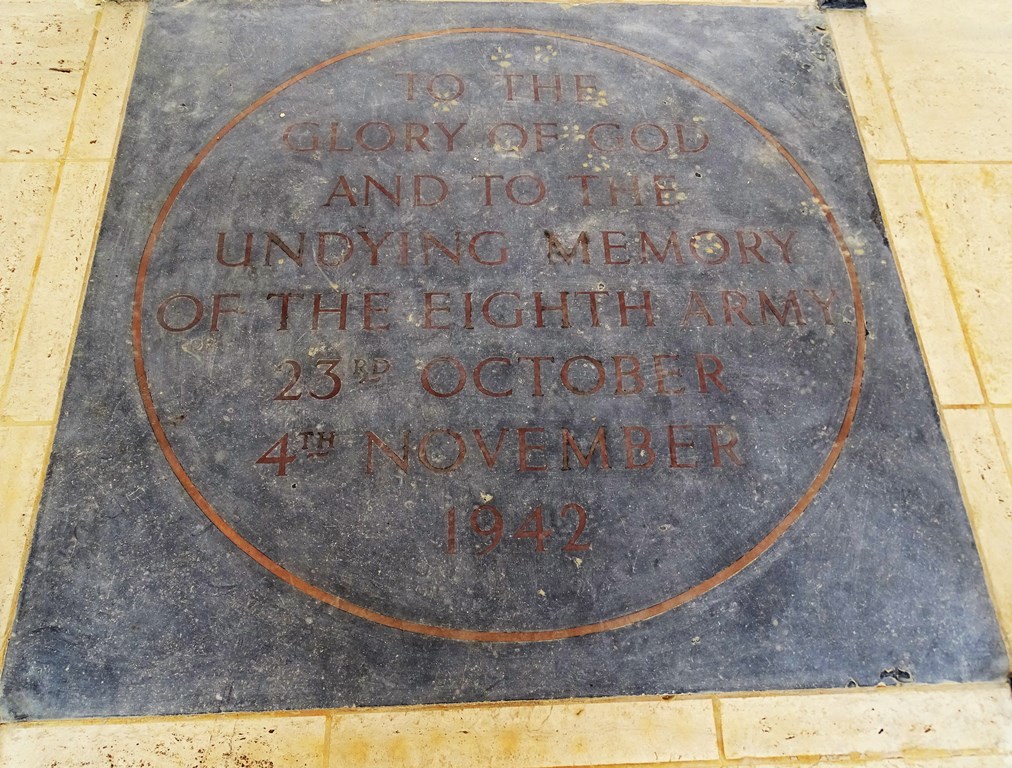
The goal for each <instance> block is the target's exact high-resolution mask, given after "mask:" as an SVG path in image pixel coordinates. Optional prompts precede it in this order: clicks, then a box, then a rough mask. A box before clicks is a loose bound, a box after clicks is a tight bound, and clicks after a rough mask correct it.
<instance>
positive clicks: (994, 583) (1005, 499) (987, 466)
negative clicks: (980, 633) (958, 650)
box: [942, 409, 1012, 649]
mask: <svg viewBox="0 0 1012 768" xmlns="http://www.w3.org/2000/svg"><path fill="white" fill-rule="evenodd" d="M942 418H943V421H944V423H945V427H946V432H947V434H948V438H949V446H950V448H951V449H952V454H953V458H954V459H955V464H956V470H957V471H958V473H959V479H960V484H961V485H962V487H963V493H964V495H965V497H966V503H967V506H968V508H969V514H970V520H971V521H972V523H973V531H974V536H975V538H976V540H977V550H978V551H979V552H980V558H981V560H982V561H983V564H984V573H985V576H986V577H987V582H988V587H989V588H990V590H991V602H992V603H993V604H994V607H995V612H996V613H997V614H998V621H999V623H1000V624H1001V627H1002V633H1003V634H1004V636H1005V647H1006V648H1010V649H1012V478H1010V477H1009V474H1008V467H1007V465H1006V464H1005V461H1004V459H1003V457H1002V452H1001V449H1000V447H999V445H998V441H997V438H996V435H995V434H994V431H993V430H992V428H991V419H990V416H989V415H988V412H987V411H986V410H985V409H966V410H963V409H959V410H944V411H943V412H942ZM999 423H1001V422H999ZM1003 431H1004V429H1003ZM1009 437H1012V435H1009V433H1008V432H1005V439H1006V440H1008V438H1009Z"/></svg>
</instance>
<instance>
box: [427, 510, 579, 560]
mask: <svg viewBox="0 0 1012 768" xmlns="http://www.w3.org/2000/svg"><path fill="white" fill-rule="evenodd" d="M461 517H462V518H464V517H465V516H464V515H461ZM465 519H466V522H465V521H464V520H461V521H460V523H461V524H462V527H463V525H466V526H467V527H468V528H469V529H470V532H471V533H472V534H474V536H476V537H478V541H479V544H481V546H479V547H478V549H477V550H476V551H477V554H479V555H487V554H488V553H489V552H491V551H492V550H493V549H495V548H496V547H497V546H499V544H500V542H502V540H503V537H504V536H506V535H507V534H506V520H505V518H504V517H503V514H502V512H500V511H499V510H498V509H497V508H496V507H494V506H492V505H491V504H481V505H479V506H476V507H474V509H472V510H471V512H470V514H468V515H466V518H465ZM559 522H560V524H568V525H567V528H569V529H570V530H567V531H566V532H564V533H562V535H563V536H565V535H566V534H567V533H568V534H570V535H569V538H568V539H567V540H566V543H565V544H563V545H562V547H561V550H562V551H563V552H585V551H587V550H588V549H590V544H589V543H588V542H586V541H584V540H582V537H583V536H584V533H585V531H586V528H587V510H586V509H584V508H583V507H582V506H581V505H579V504H576V503H569V504H565V505H564V506H563V507H562V509H561V510H560V511H559ZM457 526H458V519H457V508H456V507H450V508H449V509H448V510H446V552H447V554H449V555H455V554H457V548H458V545H459V544H460V540H461V538H463V536H460V535H458V533H457ZM555 535H556V531H554V530H552V529H550V528H546V527H545V515H544V511H543V509H542V507H541V505H538V506H536V507H535V508H534V509H532V510H531V512H530V513H529V514H528V515H527V516H526V517H525V518H524V519H523V520H522V521H521V522H520V525H519V526H518V527H517V528H516V530H514V531H513V533H512V534H511V535H510V536H511V538H514V539H529V540H531V541H533V542H534V551H535V552H545V551H547V549H548V547H547V546H546V544H545V542H546V541H547V540H548V539H550V538H551V537H553V536H555ZM464 536H466V534H464Z"/></svg>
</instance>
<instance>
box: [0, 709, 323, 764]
mask: <svg viewBox="0 0 1012 768" xmlns="http://www.w3.org/2000/svg"><path fill="white" fill-rule="evenodd" d="M325 729H326V720H325V719H324V718H323V717H284V716H276V717H233V716H221V717H217V718H208V717H201V718H173V719H169V718H166V719H163V720H153V721H141V722H108V721H106V722H104V723H103V722H96V723H87V724H80V723H74V724H42V725H14V726H5V727H3V728H2V730H0V766H2V768H15V766H16V767H17V768H326V763H325V762H324V760H325V757H324V752H325V750H324V740H325Z"/></svg>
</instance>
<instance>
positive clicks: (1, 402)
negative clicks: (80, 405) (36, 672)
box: [0, 8, 102, 661]
mask: <svg viewBox="0 0 1012 768" xmlns="http://www.w3.org/2000/svg"><path fill="white" fill-rule="evenodd" d="M101 19H102V9H101V8H99V9H98V12H97V13H96V14H95V19H94V21H93V22H92V29H91V40H90V42H89V43H88V53H87V57H86V58H85V60H84V67H82V68H81V82H80V83H79V84H78V88H77V96H76V97H75V100H74V109H73V111H71V113H70V125H69V126H68V127H67V137H66V139H64V141H63V151H62V152H61V153H60V157H59V158H58V160H57V161H56V162H57V163H58V166H57V169H56V180H55V181H54V182H53V193H52V197H51V199H50V202H49V210H48V211H47V212H46V220H45V224H44V229H43V233H42V239H41V242H40V243H39V248H38V252H37V253H36V255H35V264H34V266H33V267H32V277H31V279H30V280H29V281H28V290H27V291H26V292H25V297H26V298H25V306H24V307H23V309H22V310H21V317H20V319H19V320H18V326H17V327H18V330H17V333H16V334H15V336H14V346H13V347H12V348H11V359H10V361H9V362H8V364H7V370H6V373H5V376H4V378H3V380H0V414H2V413H3V409H4V408H6V405H7V395H8V393H9V391H10V386H11V381H12V380H13V378H14V368H15V362H16V361H17V359H18V348H19V347H20V346H21V337H22V334H23V333H24V330H25V322H26V321H27V319H28V310H29V308H30V307H31V304H32V296H33V295H34V293H35V282H36V279H37V278H38V275H39V269H40V267H41V265H42V256H43V254H44V253H45V251H46V245H47V244H48V242H49V235H50V230H51V228H52V224H53V217H54V214H55V211H56V200H57V197H58V196H59V194H60V186H61V183H62V181H63V171H64V168H65V167H66V164H67V155H68V154H69V152H70V144H71V141H72V140H73V138H74V124H75V123H76V122H77V113H78V111H79V110H80V108H81V100H82V96H83V95H84V90H85V85H86V84H87V82H88V72H89V71H90V69H91V57H92V54H94V52H95V43H96V42H97V40H98V24H99V21H101ZM19 583H20V582H19ZM0 661H2V659H0Z"/></svg>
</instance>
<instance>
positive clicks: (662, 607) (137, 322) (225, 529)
mask: <svg viewBox="0 0 1012 768" xmlns="http://www.w3.org/2000/svg"><path fill="white" fill-rule="evenodd" d="M470 34H515V35H532V36H542V37H550V38H555V39H557V40H567V41H570V42H576V43H582V44H585V45H591V46H594V47H597V48H603V49H605V50H609V51H612V52H615V53H620V54H623V55H626V56H630V57H632V58H634V59H637V60H638V61H641V62H644V63H646V64H649V65H651V66H654V67H657V68H659V69H661V70H662V71H664V72H667V73H668V74H670V75H674V76H675V77H679V78H681V79H682V80H684V81H685V82H687V83H689V84H690V85H692V86H694V87H695V88H698V89H699V90H701V91H703V92H704V93H705V94H707V95H708V96H710V97H711V98H713V99H714V100H715V101H717V102H718V103H719V104H721V105H722V106H724V107H726V108H727V109H729V110H730V111H731V112H733V113H734V114H736V115H737V116H738V117H740V118H741V119H742V120H744V121H745V122H746V123H748V124H749V125H750V126H751V127H752V128H753V129H755V130H756V131H757V132H758V133H759V135H760V136H761V137H762V138H763V139H764V140H765V141H766V142H768V143H769V144H770V145H771V146H773V147H774V148H775V149H776V150H777V152H778V153H779V154H780V155H781V156H782V157H783V158H784V159H785V160H787V162H788V164H789V165H790V166H791V168H792V169H793V170H794V172H795V173H796V174H797V175H798V176H799V177H800V178H801V180H802V181H803V182H804V184H805V186H807V187H808V189H809V191H810V192H811V193H812V197H814V198H815V199H816V200H817V201H818V203H819V207H820V210H821V211H822V212H823V214H824V216H825V218H826V222H827V223H828V225H829V228H830V230H831V231H832V233H833V236H834V237H835V238H836V241H837V245H838V246H839V248H840V253H841V255H842V256H843V260H844V263H845V265H846V268H847V276H848V278H849V280H850V286H851V295H852V296H853V299H854V313H855V315H854V327H855V331H856V341H857V346H856V350H855V361H854V377H853V379H852V383H851V389H850V396H849V398H848V401H847V410H846V412H845V414H844V418H843V421H842V423H841V425H840V429H839V431H838V432H837V435H836V439H835V440H834V442H833V445H832V447H831V448H830V450H829V453H828V454H827V456H826V459H825V460H824V461H823V463H822V465H821V467H820V468H819V472H818V473H817V474H816V476H815V478H814V479H813V481H812V482H811V484H810V485H809V486H808V488H807V489H806V491H805V493H804V494H803V495H802V496H801V498H800V499H799V500H798V501H797V502H796V503H795V505H794V506H793V507H792V508H791V510H790V511H789V512H788V513H787V515H786V516H785V517H784V518H782V519H781V520H780V522H779V523H778V524H777V525H776V526H774V528H773V529H772V530H771V531H770V532H769V533H767V534H766V536H764V537H763V538H762V539H761V540H760V541H759V542H758V543H756V544H755V545H754V546H753V547H752V548H751V549H749V550H748V552H746V553H745V554H744V555H742V556H741V557H740V558H738V559H737V560H735V561H734V562H733V563H731V564H730V565H727V566H725V567H724V568H722V569H721V570H719V571H717V572H716V573H715V574H713V575H712V576H710V577H709V578H708V579H705V580H704V581H701V582H699V583H698V584H696V585H695V586H693V587H691V588H690V589H687V590H685V591H683V592H680V593H678V594H677V595H674V596H672V597H669V598H667V599H666V600H662V601H661V602H659V603H655V604H654V605H652V606H648V607H646V608H641V609H639V610H636V611H632V612H630V613H626V614H622V615H620V616H615V617H612V618H610V619H605V620H602V621H597V622H593V623H590V624H581V625H577V626H573V627H563V628H559V629H539V630H525V631H489V630H470V629H461V628H455V627H441V626H435V625H431V624H424V623H421V622H416V621H411V620H408V619H400V618H397V617H394V616H387V615H386V614H382V613H379V612H377V611H373V610H371V609H369V608H366V607H364V606H361V605H358V604H356V603H352V602H350V601H348V600H345V599H343V598H341V597H338V596H337V595H333V594H331V593H329V592H327V591H325V590H322V589H320V588H319V587H316V586H314V585H312V584H310V583H309V582H308V581H305V580H304V579H302V578H300V577H299V576H297V575H295V574H294V573H292V572H291V571H289V570H288V569H287V568H285V567H284V566H282V565H280V564H279V563H277V562H275V561H273V560H271V559H270V557H268V556H267V555H266V554H265V553H264V552H262V551H260V550H259V549H257V548H256V547H255V546H254V545H253V544H252V543H250V542H249V541H248V540H246V539H245V538H244V537H243V536H242V535H240V534H239V532H238V531H236V530H235V529H234V528H233V527H232V526H231V525H229V523H228V522H227V521H226V520H225V519H224V518H223V517H222V516H221V515H220V514H218V512H217V511H216V510H215V509H214V507H213V506H212V505H211V503H210V502H209V501H208V500H207V499H206V498H205V497H204V495H203V494H202V493H201V492H200V489H198V488H197V486H196V484H195V483H194V482H193V481H192V480H191V479H190V477H189V475H188V474H187V472H186V470H185V469H184V468H183V466H182V463H181V462H180V461H179V459H178V458H177V457H176V454H175V452H174V451H173V450H172V447H171V445H170V444H169V441H168V438H167V436H166V434H165V430H164V429H163V427H162V424H161V421H160V420H159V418H158V414H157V412H156V411H155V405H154V400H153V398H152V396H151V390H150V387H149V386H148V380H147V373H146V371H145V367H144V351H143V344H142V341H143V339H142V333H141V331H142V310H143V304H144V286H145V281H146V279H147V271H148V266H149V265H150V262H151V257H152V254H153V253H154V248H155V245H156V243H157V240H158V236H159V234H160V233H161V230H162V227H163V226H164V224H165V221H166V219H167V218H168V215H169V213H170V212H171V210H172V206H173V205H174V204H175V201H176V199H177V198H178V197H179V194H180V193H181V192H182V189H183V187H184V186H185V185H186V183H187V181H188V180H189V178H190V176H192V175H193V173H194V172H195V171H196V169H197V167H198V166H199V165H200V164H201V162H203V160H204V158H206V157H207V155H208V154H210V153H211V151H212V150H213V149H214V148H215V147H216V146H217V145H218V142H220V141H221V140H222V139H223V138H224V137H225V136H226V135H227V134H228V133H229V132H230V131H231V130H232V129H233V128H235V127H236V126H237V125H238V124H239V123H241V122H242V121H243V120H245V119H246V118H247V117H249V116H250V115H251V114H253V113H254V112H255V111H257V110H258V109H260V107H262V106H264V105H265V104H267V103H268V102H269V101H270V100H271V99H273V98H274V97H275V96H277V95H278V94H279V93H281V92H282V91H284V90H286V89H287V88H289V87H291V86H292V85H295V84H296V83H298V82H300V81H302V80H304V79H305V78H307V77H310V76H311V75H313V74H315V73H317V72H319V71H321V70H323V69H326V68H327V67H329V66H331V65H333V64H337V63H338V62H341V61H344V60H345V59H350V58H352V57H354V56H358V55H361V54H363V53H367V52H369V51H372V50H376V49H377V48H384V47H387V46H391V45H397V44H400V43H406V42H412V41H417V40H427V39H432V38H440V37H446V36H450V35H470ZM864 322H865V321H864V305H863V303H862V301H861V290H860V285H859V282H858V277H857V270H856V269H855V267H854V262H853V258H852V256H851V253H850V249H849V248H848V246H847V243H846V240H845V238H844V236H843V232H842V230H841V229H840V225H839V223H838V222H837V221H836V217H835V216H834V215H833V212H832V211H831V210H830V208H829V205H828V204H827V202H826V200H825V198H824V197H823V196H822V193H821V192H820V191H819V190H818V188H817V187H816V186H815V183H814V182H813V181H812V179H811V177H809V176H808V174H807V173H806V172H805V170H804V169H803V168H802V167H801V165H800V164H799V163H798V161H797V160H795V159H794V157H793V156H792V155H791V154H790V152H789V151H788V150H787V148H786V147H784V146H783V145H782V144H781V143H780V142H779V141H777V139H776V138H774V136H773V135H772V134H771V133H770V132H769V131H768V130H766V129H765V128H764V127H763V126H762V125H760V124H759V122H758V121H757V120H756V119H755V118H753V117H752V116H751V115H749V114H748V113H747V112H745V110H743V109H742V108H741V107H739V106H738V105H737V104H735V103H734V102H732V101H730V100H729V99H727V98H726V97H724V96H723V95H721V94H720V93H719V92H717V91H715V90H714V89H713V88H711V87H710V86H708V85H706V84H705V83H703V82H701V81H699V80H697V79H696V78H694V77H692V76H691V75H688V74H686V73H685V72H682V71H681V70H678V69H675V68H674V67H672V66H670V65H668V64H665V63H664V62H662V61H659V60H657V59H654V58H651V57H649V56H646V55H644V54H641V53H637V52H636V51H633V50H630V49H628V48H624V47H622V46H619V45H615V44H614V43H607V42H602V41H599V40H594V39H592V38H587V37H581V36H579V35H571V34H567V33H564V32H550V31H545V30H538V29H526V28H516V27H462V28H452V29H443V30H432V31H428V32H416V33H412V34H407V35H400V36H397V37H391V38H385V39H383V40H377V41H375V42H372V43H369V44H367V45H363V46H359V47H358V48H353V49H351V50H348V51H345V52H344V53H341V54H338V55H336V56H333V57H331V58H329V59H326V60H324V61H322V62H319V63H317V64H315V65H313V66H312V67H309V68H308V69H305V70H303V71H302V72H300V73H298V74H296V75H294V76H292V77H291V78H289V79H288V80H286V81H284V82H283V83H281V84H280V85H278V86H276V87H275V88H273V89H272V90H270V91H268V92H267V93H265V94H264V95H263V96H261V97H260V98H259V99H257V100H256V101H254V102H253V103H252V104H250V105H249V106H247V107H246V108H245V109H244V110H242V111H241V112H239V113H238V114H237V115H236V116H235V117H233V118H232V119H231V120H230V121H229V122H228V123H227V124H226V125H225V126H224V127H222V128H221V129H220V130H219V131H218V132H217V133H216V134H215V135H214V137H213V138H212V139H211V140H210V141H209V142H207V144H205V145H204V146H203V147H202V148H201V149H200V151H199V152H197V154H196V155H195V156H194V158H193V160H192V161H191V162H190V163H189V165H187V167H186V169H185V170H184V171H183V173H182V175H181V176H180V177H179V179H178V180H177V181H176V183H175V184H174V185H173V187H172V190H171V191H170V193H169V196H168V197H167V198H166V200H165V203H164V204H163V205H162V207H161V209H160V210H159V212H158V215H157V216H156V217H155V221H154V224H153V226H152V228H151V232H150V233H149V235H148V238H147V241H146V242H145V245H144V251H143V253H142V255H141V261H140V264H139V266H138V270H137V282H136V285H135V288H134V298H133V315H132V330H133V334H132V335H133V358H134V371H135V373H136V375H137V384H138V388H139V389H140V395H141V401H142V403H143V405H144V410H145V413H146V414H147V417H148V421H149V422H150V424H151V429H152V431H153V432H154V435H155V439H156V440H157V442H158V445H159V447H160V448H161V450H162V453H163V454H164V455H165V458H166V461H168V463H169V467H170V468H171V469H172V472H173V474H175V476H176V478H177V479H178V480H179V482H180V484H181V485H182V486H183V488H184V490H185V491H186V492H187V494H188V495H189V496H190V498H191V499H192V500H193V501H194V503H195V504H196V505H197V506H198V507H199V508H200V510H201V512H203V513H204V515H205V516H206V517H207V518H208V519H209V520H210V521H211V522H212V523H213V524H214V526H215V527H216V528H218V530H219V531H221V532H222V533H223V534H224V535H225V536H226V538H228V539H229V540H230V541H231V542H232V543H233V544H234V545H235V546H236V547H238V548H239V549H240V550H241V551H243V552H244V553H245V554H247V555H248V556H249V557H251V558H252V559H253V560H254V561H256V562H257V563H258V564H259V565H260V566H262V567H263V568H265V569H266V570H268V571H270V572H271V573H272V574H274V575H275V576H277V577H278V578H279V579H281V580H282V581H284V582H285V583H287V584H288V585H289V586H292V587H294V588H296V589H298V590H300V591H301V592H303V593H305V594H307V595H309V596H310V597H313V598H315V599H317V600H319V601H321V602H323V603H326V604H328V605H331V606H333V607H335V608H338V609H340V610H342V611H345V612H346V613H350V614H352V615H353V616H357V617H359V618H362V619H366V620H368V621H372V622H375V623H377V624H380V625H382V626H385V627H390V628H393V629H399V630H403V631H408V632H415V633H418V634H422V635H429V636H433V637H440V638H444V639H448V640H459V641H471V642H475V641H484V642H537V641H549V640H562V639H565V638H570V637H580V636H583V635H590V634H595V633H598V632H606V631H608V630H612V629H618V628H620V627H625V626H629V625H630V624H634V623H637V622H640V621H645V620H646V619H650V618H653V617H655V616H658V615H660V614H662V613H666V612H667V611H669V610H671V609H673V608H676V607H678V606H680V605H684V604H685V603H687V602H689V601H690V600H693V599H695V598H696V597H699V596H700V595H702V594H704V593H706V592H708V591H710V590H711V589H713V588H714V587H716V586H718V585H719V584H722V583H723V582H725V581H727V580H728V579H730V578H731V577H732V576H734V575H736V574H738V573H740V572H741V571H742V570H744V569H745V568H746V567H747V566H749V565H751V564H752V563H753V562H755V561H756V560H757V559H758V558H759V557H760V556H761V555H762V554H763V553H765V552H766V551H767V550H768V549H769V548H770V547H771V546H773V544H774V543H775V542H776V541H777V540H778V539H779V538H780V537H781V536H783V534H784V533H785V532H786V531H787V529H788V528H790V527H791V525H793V524H794V523H795V522H796V521H797V520H798V518H800V517H801V515H802V514H803V513H804V511H805V510H806V509H807V508H808V505H809V504H810V503H811V501H812V499H813V498H815V495H816V494H817V493H818V491H819V490H820V489H821V488H822V486H823V484H824V483H825V482H826V479H827V478H828V477H829V474H830V472H831V471H832V469H833V467H834V466H835V465H836V461H837V459H838V458H839V456H840V453H841V452H842V450H843V445H844V443H845V441H846V439H847V437H848V435H849V434H850V429H851V426H852V425H853V422H854V417H855V415H856V413H857V404H858V400H859V398H860V393H861V384H862V381H863V378H864V358H865V347H866V342H865V334H864Z"/></svg>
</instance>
